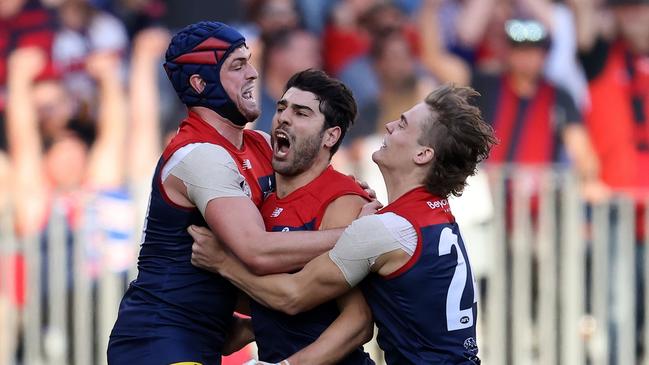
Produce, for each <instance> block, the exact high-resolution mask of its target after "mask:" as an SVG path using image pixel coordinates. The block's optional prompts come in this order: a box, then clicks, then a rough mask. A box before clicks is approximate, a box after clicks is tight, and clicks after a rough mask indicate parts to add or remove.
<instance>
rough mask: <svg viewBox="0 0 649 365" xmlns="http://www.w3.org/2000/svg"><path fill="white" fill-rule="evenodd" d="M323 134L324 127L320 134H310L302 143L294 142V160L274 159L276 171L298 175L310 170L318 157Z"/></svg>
mask: <svg viewBox="0 0 649 365" xmlns="http://www.w3.org/2000/svg"><path fill="white" fill-rule="evenodd" d="M323 136H324V129H323V130H322V131H320V133H318V134H314V135H312V136H309V137H308V138H307V139H305V140H304V141H303V142H301V143H295V142H293V146H291V148H292V149H293V151H291V152H292V155H293V157H292V161H291V160H289V161H285V162H284V163H278V162H276V161H275V160H273V169H274V170H275V172H277V173H278V174H280V175H283V176H296V175H299V174H301V173H303V172H304V171H306V170H308V169H309V167H311V166H312V165H313V161H315V159H316V157H318V153H319V152H320V146H321V145H322V137H323ZM287 162H288V163H287Z"/></svg>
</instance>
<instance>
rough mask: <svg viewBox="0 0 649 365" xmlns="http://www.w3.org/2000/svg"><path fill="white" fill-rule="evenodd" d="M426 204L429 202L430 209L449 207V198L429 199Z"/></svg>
mask: <svg viewBox="0 0 649 365" xmlns="http://www.w3.org/2000/svg"><path fill="white" fill-rule="evenodd" d="M426 204H428V207H429V208H430V209H437V208H444V210H446V209H448V208H447V207H448V200H446V199H442V200H435V201H434V202H431V201H427V202H426Z"/></svg>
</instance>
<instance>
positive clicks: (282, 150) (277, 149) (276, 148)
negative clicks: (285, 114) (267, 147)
mask: <svg viewBox="0 0 649 365" xmlns="http://www.w3.org/2000/svg"><path fill="white" fill-rule="evenodd" d="M290 149H291V137H290V136H289V134H288V133H286V132H285V131H283V130H279V129H278V130H275V133H274V134H273V154H274V155H275V158H278V159H285V158H286V156H287V155H288V153H289V151H290Z"/></svg>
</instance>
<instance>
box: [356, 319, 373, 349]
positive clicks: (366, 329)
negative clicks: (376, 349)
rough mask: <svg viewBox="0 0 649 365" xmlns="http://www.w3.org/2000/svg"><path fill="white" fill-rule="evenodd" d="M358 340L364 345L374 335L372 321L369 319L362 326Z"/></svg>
mask: <svg viewBox="0 0 649 365" xmlns="http://www.w3.org/2000/svg"><path fill="white" fill-rule="evenodd" d="M358 337H359V341H360V343H361V345H364V344H366V343H368V342H370V341H371V340H372V338H373V337H374V322H372V321H371V320H370V321H369V322H367V323H366V324H365V326H363V329H362V330H361V332H360V333H359V336H358Z"/></svg>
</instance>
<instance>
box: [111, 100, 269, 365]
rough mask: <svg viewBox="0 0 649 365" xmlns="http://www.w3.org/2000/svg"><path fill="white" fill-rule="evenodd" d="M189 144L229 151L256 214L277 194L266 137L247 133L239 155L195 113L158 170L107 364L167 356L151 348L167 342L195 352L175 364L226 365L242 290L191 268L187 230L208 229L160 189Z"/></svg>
mask: <svg viewBox="0 0 649 365" xmlns="http://www.w3.org/2000/svg"><path fill="white" fill-rule="evenodd" d="M190 143H212V144H215V145H219V146H221V147H223V148H224V149H225V150H227V151H228V152H229V155H230V156H231V157H232V159H233V160H234V161H235V162H236V164H237V166H238V169H239V172H240V173H241V175H242V176H243V177H244V178H245V180H246V182H247V183H248V185H249V187H250V197H251V199H252V200H253V202H254V203H255V204H256V205H257V206H258V207H259V206H260V205H261V202H262V201H263V198H264V195H265V194H268V193H270V191H271V189H272V188H273V187H274V186H273V185H274V183H273V180H274V177H273V170H272V166H271V158H272V151H271V149H270V146H269V144H268V142H267V141H266V139H265V138H264V137H263V136H262V135H260V134H259V133H257V132H254V131H248V130H245V131H244V134H243V147H242V149H240V150H239V149H237V148H236V147H235V146H234V145H232V144H231V143H230V142H229V141H228V140H227V139H225V138H224V137H223V136H221V135H220V134H219V133H218V132H217V131H216V130H215V129H214V128H212V127H211V126H210V125H208V124H207V123H206V122H204V121H203V120H201V119H200V118H199V117H198V116H197V115H196V114H194V113H191V112H190V114H189V117H188V118H187V119H185V120H184V121H183V122H182V123H181V125H180V129H179V131H178V134H177V135H176V136H175V137H174V138H173V140H172V141H171V142H170V143H169V145H168V146H167V148H166V149H165V151H164V153H163V155H162V157H161V158H160V161H159V162H158V166H157V167H156V171H155V175H154V177H153V184H152V192H151V197H150V202H149V209H148V212H147V217H146V221H145V227H144V237H143V240H142V245H141V249H140V255H139V259H138V277H137V279H136V280H134V281H133V282H132V283H131V285H130V286H129V289H128V291H127V292H126V294H125V296H124V298H123V299H122V302H121V305H120V308H119V315H118V318H117V322H116V323H115V326H114V328H113V331H112V334H111V341H110V345H109V359H110V358H111V356H113V355H114V356H116V357H113V358H112V360H113V363H125V362H123V361H130V360H129V359H131V358H127V357H123V356H126V355H122V353H124V352H128V351H131V350H132V351H133V352H134V353H135V352H137V353H138V356H139V355H140V352H141V351H140V350H139V349H141V348H142V346H144V347H143V348H144V349H147V350H148V351H149V352H150V351H151V350H150V349H151V348H154V350H155V351H160V352H164V351H167V350H165V349H156V348H155V346H152V345H151V343H155V342H154V341H158V343H161V342H160V341H161V340H165V341H167V343H174V344H175V345H173V346H174V347H176V346H177V347H178V348H182V347H183V345H182V344H187V346H186V348H187V349H188V350H187V352H194V353H193V354H191V353H188V354H184V353H183V354H180V355H178V356H179V360H177V361H189V360H191V359H196V358H200V357H199V356H200V355H201V354H200V353H199V352H212V353H216V354H217V355H219V356H218V358H219V360H218V361H220V350H221V348H222V346H223V343H224V341H225V336H226V333H227V332H228V327H229V325H230V323H231V318H232V313H233V310H234V306H235V301H236V298H237V295H236V294H237V290H236V289H235V287H234V286H233V285H232V284H230V283H229V282H228V281H227V280H225V279H224V278H222V277H221V276H219V275H216V274H213V273H211V272H208V271H205V270H202V269H199V268H196V267H194V266H192V264H191V262H190V259H191V252H192V249H191V246H192V242H193V239H192V238H191V236H190V235H189V234H188V233H187V227H188V226H189V225H191V224H195V225H201V226H205V225H206V222H205V220H204V219H203V217H202V215H201V213H200V212H199V210H198V209H197V208H186V207H182V206H178V205H176V204H174V203H173V202H172V201H171V200H170V199H169V198H168V197H167V195H166V193H165V191H164V188H163V186H162V178H161V173H162V169H163V167H164V165H165V163H166V162H167V161H168V160H169V158H170V157H171V156H172V155H173V154H174V152H175V151H177V150H178V149H180V148H181V147H183V146H186V145H188V144H190ZM133 339H136V340H137V341H139V343H140V344H142V342H143V341H149V343H147V344H145V345H142V346H140V347H139V349H138V347H137V346H131V347H133V349H131V348H130V347H129V346H128V344H129V341H132V340H133ZM120 345H126V346H120ZM111 347H113V349H111ZM163 347H164V346H163ZM138 351H140V352H138ZM155 351H154V352H155ZM190 355H192V356H190ZM134 356H135V355H134ZM204 358H205V357H204ZM213 358H217V357H216V356H213ZM167 359H168V358H167ZM167 359H166V360H165V361H167ZM183 359H184V360H183ZM143 361H144V360H143ZM146 361H149V360H146ZM151 361H153V360H151ZM192 361H194V360H192ZM153 362H155V361H153Z"/></svg>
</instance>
